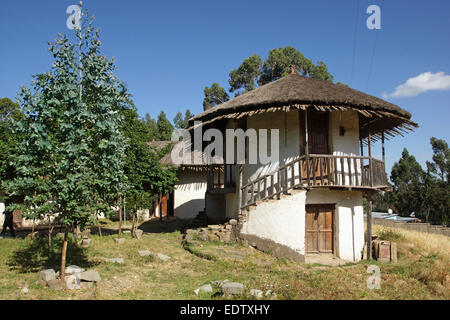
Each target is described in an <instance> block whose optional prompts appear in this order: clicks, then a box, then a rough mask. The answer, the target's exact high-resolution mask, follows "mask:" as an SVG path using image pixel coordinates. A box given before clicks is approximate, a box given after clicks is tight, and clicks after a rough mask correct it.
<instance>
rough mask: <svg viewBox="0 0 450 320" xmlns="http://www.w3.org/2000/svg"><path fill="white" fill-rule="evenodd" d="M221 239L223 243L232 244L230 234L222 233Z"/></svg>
mask: <svg viewBox="0 0 450 320" xmlns="http://www.w3.org/2000/svg"><path fill="white" fill-rule="evenodd" d="M219 239H220V241H222V242H230V241H231V233H230V232H221V233H220V234H219Z"/></svg>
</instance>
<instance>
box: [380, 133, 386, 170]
mask: <svg viewBox="0 0 450 320" xmlns="http://www.w3.org/2000/svg"><path fill="white" fill-rule="evenodd" d="M381 153H382V155H383V162H384V163H385V164H386V156H385V153H384V131H383V132H382V133H381Z"/></svg>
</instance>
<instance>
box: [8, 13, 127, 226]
mask: <svg viewBox="0 0 450 320" xmlns="http://www.w3.org/2000/svg"><path fill="white" fill-rule="evenodd" d="M84 17H85V18H84V19H85V21H84V23H83V26H84V28H83V29H82V30H77V34H76V36H77V38H78V39H79V41H80V42H79V43H78V44H72V43H71V42H70V41H69V40H68V38H67V37H66V36H61V35H60V36H58V38H57V39H56V40H55V41H54V43H53V44H51V45H50V47H49V51H50V52H51V54H52V56H53V59H54V61H53V63H52V67H51V70H50V71H48V72H45V73H43V74H39V75H36V76H34V82H33V84H32V89H28V88H22V90H21V92H20V94H19V98H20V101H21V104H22V106H23V111H24V116H23V117H22V118H21V119H18V120H17V121H15V123H14V129H15V131H16V132H17V133H19V134H21V135H23V139H22V140H21V141H20V143H19V146H18V147H17V152H16V153H15V155H14V158H13V162H14V166H15V167H16V168H17V178H16V179H14V180H13V181H11V182H10V183H9V184H8V189H9V190H10V191H14V192H16V193H17V194H20V195H22V196H23V198H24V204H23V208H24V214H25V216H27V217H31V218H36V219H37V218H40V217H43V216H44V215H47V214H50V215H54V216H57V219H59V220H60V221H61V222H63V223H66V224H71V223H77V224H78V225H79V226H81V227H82V226H83V225H84V224H85V223H87V222H89V221H90V219H91V217H92V212H93V211H95V210H100V209H103V210H104V209H105V208H111V207H112V206H113V205H115V201H116V200H115V198H116V196H117V194H118V192H119V190H120V184H121V182H122V181H124V178H125V177H124V172H123V164H124V159H123V158H124V156H123V155H124V150H125V147H126V143H125V140H124V139H123V137H122V135H121V132H120V124H121V120H122V117H121V115H120V114H119V112H118V111H119V109H120V108H121V107H122V105H123V104H125V103H126V99H127V98H128V94H127V93H126V87H125V85H124V84H123V83H121V82H120V80H118V79H117V77H115V75H114V70H115V66H114V64H113V63H112V61H111V60H108V59H107V57H105V56H103V55H101V52H100V47H99V43H100V42H99V40H98V33H97V32H95V31H94V28H93V19H90V18H89V16H88V14H85V15H84Z"/></svg>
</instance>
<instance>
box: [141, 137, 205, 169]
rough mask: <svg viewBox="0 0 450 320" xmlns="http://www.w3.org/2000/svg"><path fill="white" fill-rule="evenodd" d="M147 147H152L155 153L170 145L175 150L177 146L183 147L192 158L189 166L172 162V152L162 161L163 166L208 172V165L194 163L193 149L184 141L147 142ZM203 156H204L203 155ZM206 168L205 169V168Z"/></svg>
mask: <svg viewBox="0 0 450 320" xmlns="http://www.w3.org/2000/svg"><path fill="white" fill-rule="evenodd" d="M147 145H148V146H149V147H150V149H152V150H154V151H155V152H159V151H161V150H163V149H164V148H166V147H168V146H169V145H171V146H172V148H175V146H176V145H182V148H183V149H184V150H185V152H188V153H189V156H188V158H190V159H191V160H190V163H188V164H182V165H180V164H176V163H174V162H173V160H172V156H171V152H168V153H166V154H165V155H164V156H163V157H162V158H161V160H160V163H161V164H162V165H171V166H175V167H177V168H179V167H181V168H182V169H186V168H187V169H191V170H204V169H205V170H206V163H204V162H202V163H201V164H196V163H195V161H194V151H193V150H192V147H191V145H190V144H187V143H185V142H183V141H179V142H175V141H151V142H147ZM200 154H201V153H200ZM201 156H202V155H201ZM204 167H205V168H204Z"/></svg>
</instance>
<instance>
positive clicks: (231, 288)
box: [222, 282, 244, 294]
mask: <svg viewBox="0 0 450 320" xmlns="http://www.w3.org/2000/svg"><path fill="white" fill-rule="evenodd" d="M222 290H223V293H225V294H243V293H244V285H243V284H242V283H239V282H227V283H225V284H224V285H223V286H222Z"/></svg>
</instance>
